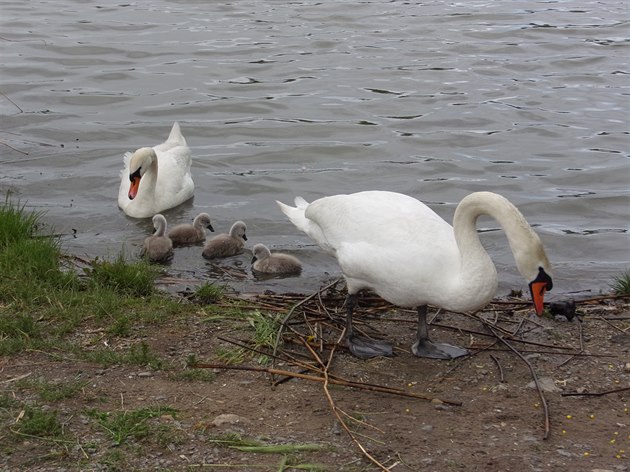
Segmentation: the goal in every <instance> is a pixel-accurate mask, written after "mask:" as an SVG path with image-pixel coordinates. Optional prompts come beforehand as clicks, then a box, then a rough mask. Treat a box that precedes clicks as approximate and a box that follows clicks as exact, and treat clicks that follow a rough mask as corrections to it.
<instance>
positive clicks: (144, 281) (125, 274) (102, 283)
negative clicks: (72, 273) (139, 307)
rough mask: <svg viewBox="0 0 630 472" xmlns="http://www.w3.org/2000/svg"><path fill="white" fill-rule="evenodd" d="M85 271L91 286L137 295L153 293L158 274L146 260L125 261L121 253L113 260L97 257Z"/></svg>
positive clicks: (142, 295) (121, 293)
mask: <svg viewBox="0 0 630 472" xmlns="http://www.w3.org/2000/svg"><path fill="white" fill-rule="evenodd" d="M86 272H87V274H88V275H89V276H90V282H91V285H92V287H93V288H100V289H111V290H113V291H114V292H115V293H117V294H120V295H129V296H137V297H144V296H149V295H151V294H153V293H154V291H155V285H154V284H155V279H156V277H157V275H158V269H156V268H155V267H154V266H152V265H151V264H149V263H148V262H145V261H136V262H127V261H126V260H125V258H124V255H123V254H120V255H119V256H118V257H117V258H116V259H115V260H114V261H105V260H98V259H97V260H95V261H93V262H92V266H91V268H90V269H88V270H86Z"/></svg>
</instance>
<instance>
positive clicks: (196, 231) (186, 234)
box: [168, 213, 214, 246]
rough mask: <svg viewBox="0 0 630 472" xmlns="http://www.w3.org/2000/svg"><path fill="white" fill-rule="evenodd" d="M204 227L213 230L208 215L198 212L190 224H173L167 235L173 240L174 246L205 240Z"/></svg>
mask: <svg viewBox="0 0 630 472" xmlns="http://www.w3.org/2000/svg"><path fill="white" fill-rule="evenodd" d="M206 228H208V229H209V230H210V231H214V228H213V227H212V224H210V216H209V215H208V214H207V213H199V214H198V215H197V216H196V217H195V219H194V220H193V223H192V224H189V223H184V224H180V225H177V226H174V227H173V229H171V230H170V231H169V232H168V237H169V238H171V241H173V245H174V246H184V245H186V244H194V243H198V242H201V241H205V240H206Z"/></svg>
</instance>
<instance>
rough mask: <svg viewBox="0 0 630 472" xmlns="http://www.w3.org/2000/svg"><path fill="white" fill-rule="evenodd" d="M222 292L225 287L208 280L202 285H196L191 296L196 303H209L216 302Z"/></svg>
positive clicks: (223, 292)
mask: <svg viewBox="0 0 630 472" xmlns="http://www.w3.org/2000/svg"><path fill="white" fill-rule="evenodd" d="M224 294H225V288H223V287H221V286H219V285H215V284H213V283H210V282H206V283H204V284H203V285H200V286H199V287H197V289H196V290H195V294H194V297H193V298H194V300H195V301H196V302H197V303H201V304H203V305H210V304H211V303H216V302H217V301H219V300H220V299H221V298H222V297H223V295H224Z"/></svg>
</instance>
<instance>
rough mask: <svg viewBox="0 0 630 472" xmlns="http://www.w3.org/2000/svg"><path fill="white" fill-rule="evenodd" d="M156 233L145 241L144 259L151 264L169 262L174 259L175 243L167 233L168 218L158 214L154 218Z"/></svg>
mask: <svg viewBox="0 0 630 472" xmlns="http://www.w3.org/2000/svg"><path fill="white" fill-rule="evenodd" d="M153 227H154V228H155V233H153V234H152V235H151V236H149V237H147V238H145V239H144V246H143V247H142V257H144V258H146V259H148V260H149V261H151V262H168V261H170V260H171V258H172V257H173V241H171V239H170V238H169V237H168V236H165V233H166V218H164V215H161V214H159V213H158V214H157V215H155V216H154V217H153Z"/></svg>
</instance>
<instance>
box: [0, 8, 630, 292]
mask: <svg viewBox="0 0 630 472" xmlns="http://www.w3.org/2000/svg"><path fill="white" fill-rule="evenodd" d="M0 9H1V15H0V19H1V22H2V28H1V31H2V33H1V34H0V47H1V48H2V56H1V62H2V70H1V76H0V80H1V82H0V92H2V95H0V114H1V119H2V122H1V123H2V126H1V127H0V168H1V169H2V172H0V192H2V194H5V193H6V192H7V191H9V190H10V191H11V192H13V193H14V195H16V196H17V197H19V199H20V200H21V201H22V202H25V203H27V206H28V207H29V208H33V209H36V210H44V211H45V212H46V216H45V220H46V221H47V222H49V223H51V224H53V225H54V227H55V228H56V231H57V232H59V233H61V234H63V235H64V236H63V245H64V248H65V249H66V250H67V251H69V252H72V253H74V254H77V255H80V256H88V257H94V256H115V255H116V254H118V253H119V252H120V251H121V248H123V246H124V247H125V248H126V250H127V253H128V254H129V256H130V257H132V256H133V255H135V254H136V253H137V251H138V249H139V247H140V246H141V244H142V240H143V239H144V237H145V236H146V235H148V234H149V233H150V232H151V230H152V227H151V223H150V220H133V219H130V218H127V217H126V216H125V215H124V214H123V213H122V212H121V211H120V210H119V209H118V208H117V204H116V197H117V192H118V186H119V182H120V177H119V172H120V169H121V168H122V155H123V153H124V152H126V151H131V150H134V149H136V148H138V147H141V146H146V145H154V144H157V143H159V142H162V141H163V140H164V139H165V138H166V136H167V135H168V132H169V130H170V127H171V126H172V123H173V121H175V120H177V121H179V122H180V124H181V126H182V131H183V133H184V135H185V136H186V138H187V140H188V143H189V145H190V146H191V148H192V150H193V155H194V163H193V172H194V179H195V183H196V191H195V197H194V200H193V201H191V202H189V203H187V204H184V205H183V206H180V207H178V208H176V209H174V210H171V211H168V212H166V216H167V218H168V220H169V222H170V223H177V222H183V221H190V220H191V219H192V217H193V216H194V215H195V214H197V213H198V212H200V211H207V212H208V213H210V215H211V217H212V219H213V225H214V227H215V229H216V230H218V231H220V232H223V231H227V230H228V228H229V226H230V225H231V223H232V222H233V221H234V220H236V219H242V220H245V221H246V222H247V224H248V228H249V231H248V235H249V243H250V246H249V247H251V246H252V245H253V244H255V243H257V242H264V243H266V244H267V245H269V246H270V247H271V248H272V249H282V250H287V251H289V252H292V253H294V254H296V255H298V256H299V257H300V258H301V259H302V260H303V262H304V264H305V271H304V273H303V274H302V276H301V277H299V278H292V279H281V280H278V279H275V280H266V281H261V280H256V279H254V278H253V277H252V274H251V271H250V265H249V259H250V257H251V254H249V253H248V254H244V255H242V256H240V257H236V258H233V259H229V260H225V261H223V262H222V263H221V264H218V265H217V264H209V263H207V262H206V261H205V260H203V259H202V258H201V256H200V253H201V249H200V248H199V247H192V248H185V249H181V250H179V251H178V252H176V255H175V258H174V261H173V263H172V265H171V266H170V271H171V272H172V274H173V275H174V276H178V277H184V278H186V279H187V283H190V284H191V285H193V284H194V283H196V282H198V281H202V280H216V279H219V280H221V281H225V282H228V283H230V284H232V285H233V286H234V287H235V288H236V289H239V290H252V291H257V290H262V289H265V288H271V289H274V290H297V291H301V292H303V291H309V290H313V289H316V288H317V287H319V286H320V285H321V283H322V282H323V281H324V280H326V279H327V278H331V277H334V276H336V275H337V274H338V268H337V265H336V263H335V262H334V260H332V259H331V258H330V257H328V256H326V255H324V254H323V253H322V252H321V251H320V250H319V249H318V248H316V247H314V246H313V245H312V244H311V243H310V241H309V240H308V238H307V237H306V236H304V235H302V234H301V233H299V232H298V231H297V230H296V229H295V228H294V227H293V226H292V225H291V224H290V223H289V222H288V221H287V220H286V219H285V218H284V215H282V214H281V213H280V212H279V210H278V209H277V207H276V205H275V203H274V201H275V200H276V199H277V200H282V201H285V202H291V201H292V199H293V197H294V196H295V195H302V196H303V197H305V198H306V199H307V200H312V199H316V198H318V197H320V196H323V195H329V194H336V193H347V192H353V191H359V190H366V189H383V190H394V191H399V192H403V193H407V194H410V195H413V196H415V197H417V198H419V199H421V200H423V201H425V202H426V203H427V204H429V205H430V206H431V207H432V208H434V209H435V210H436V211H437V212H438V213H439V214H440V215H442V216H443V217H444V218H446V219H447V220H450V219H451V217H452V214H453V211H454V208H455V206H456V204H457V202H458V201H459V200H460V199H461V198H462V197H463V196H465V195H466V194H468V193H470V192H472V191H476V190H491V191H495V192H499V193H502V194H503V195H505V196H506V197H507V198H509V199H510V200H511V201H512V202H514V203H515V204H517V206H519V208H520V209H521V210H522V211H523V213H524V214H525V216H526V217H527V219H528V220H529V221H530V223H531V224H533V225H534V226H535V227H536V229H537V231H538V232H539V234H540V235H541V238H542V240H543V242H544V243H545V245H546V247H547V251H548V254H549V256H550V258H551V259H552V262H553V263H554V266H555V280H554V281H555V285H556V290H554V293H555V296H560V295H562V294H563V293H568V292H574V291H584V290H589V289H590V290H592V291H593V292H597V291H598V290H600V289H602V288H604V289H605V288H607V286H608V282H609V281H610V277H611V275H613V274H617V273H618V272H619V271H621V270H624V269H626V268H628V267H629V266H630V238H629V235H628V227H629V214H630V210H629V208H630V205H629V203H630V190H629V187H630V170H629V169H630V165H629V162H630V161H629V159H628V158H629V152H630V138H629V135H628V126H629V115H628V107H629V94H630V80H629V79H630V75H629V65H628V57H629V49H630V40H629V37H628V31H629V29H628V26H629V21H628V7H627V4H626V2H625V1H622V0H619V1H603V2H602V1H541V2H532V1H528V2H518V1H516V2H515V1H466V2H450V1H449V2H446V1H427V2H399V1H389V2H386V1H376V0H374V1H369V0H368V1H364V2H349V1H340V2H332V1H331V2H326V1H324V2H321V1H295V2H281V1H271V0H270V1H262V0H261V1H252V2H245V1H237V2H220V1H216V2H215V1H212V2H208V1H183V0H181V1H169V2H166V1H151V0H150V1H142V2H131V3H120V4H117V5H114V4H113V3H111V2H94V1H87V2H84V1H55V2H48V1H33V2H24V1H19V2H18V1H10V0H6V1H3V2H2V6H0ZM479 227H480V229H483V230H494V229H497V228H498V225H497V224H496V222H494V221H493V220H490V219H482V220H480V224H479ZM381 229H383V228H380V227H379V222H378V221H374V231H379V230H381ZM482 240H483V242H484V245H485V246H486V247H487V248H488V251H489V252H490V254H491V256H492V258H493V259H494V260H495V262H496V263H497V267H498V269H499V273H500V279H501V281H502V283H501V293H505V292H506V291H507V290H509V289H510V288H525V282H524V281H523V280H522V279H521V277H520V276H519V275H518V273H517V271H516V268H515V266H514V261H513V257H512V255H511V253H510V251H509V249H508V246H507V242H506V240H505V236H504V234H503V232H502V231H484V232H483V234H482ZM591 293H592V292H591Z"/></svg>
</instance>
